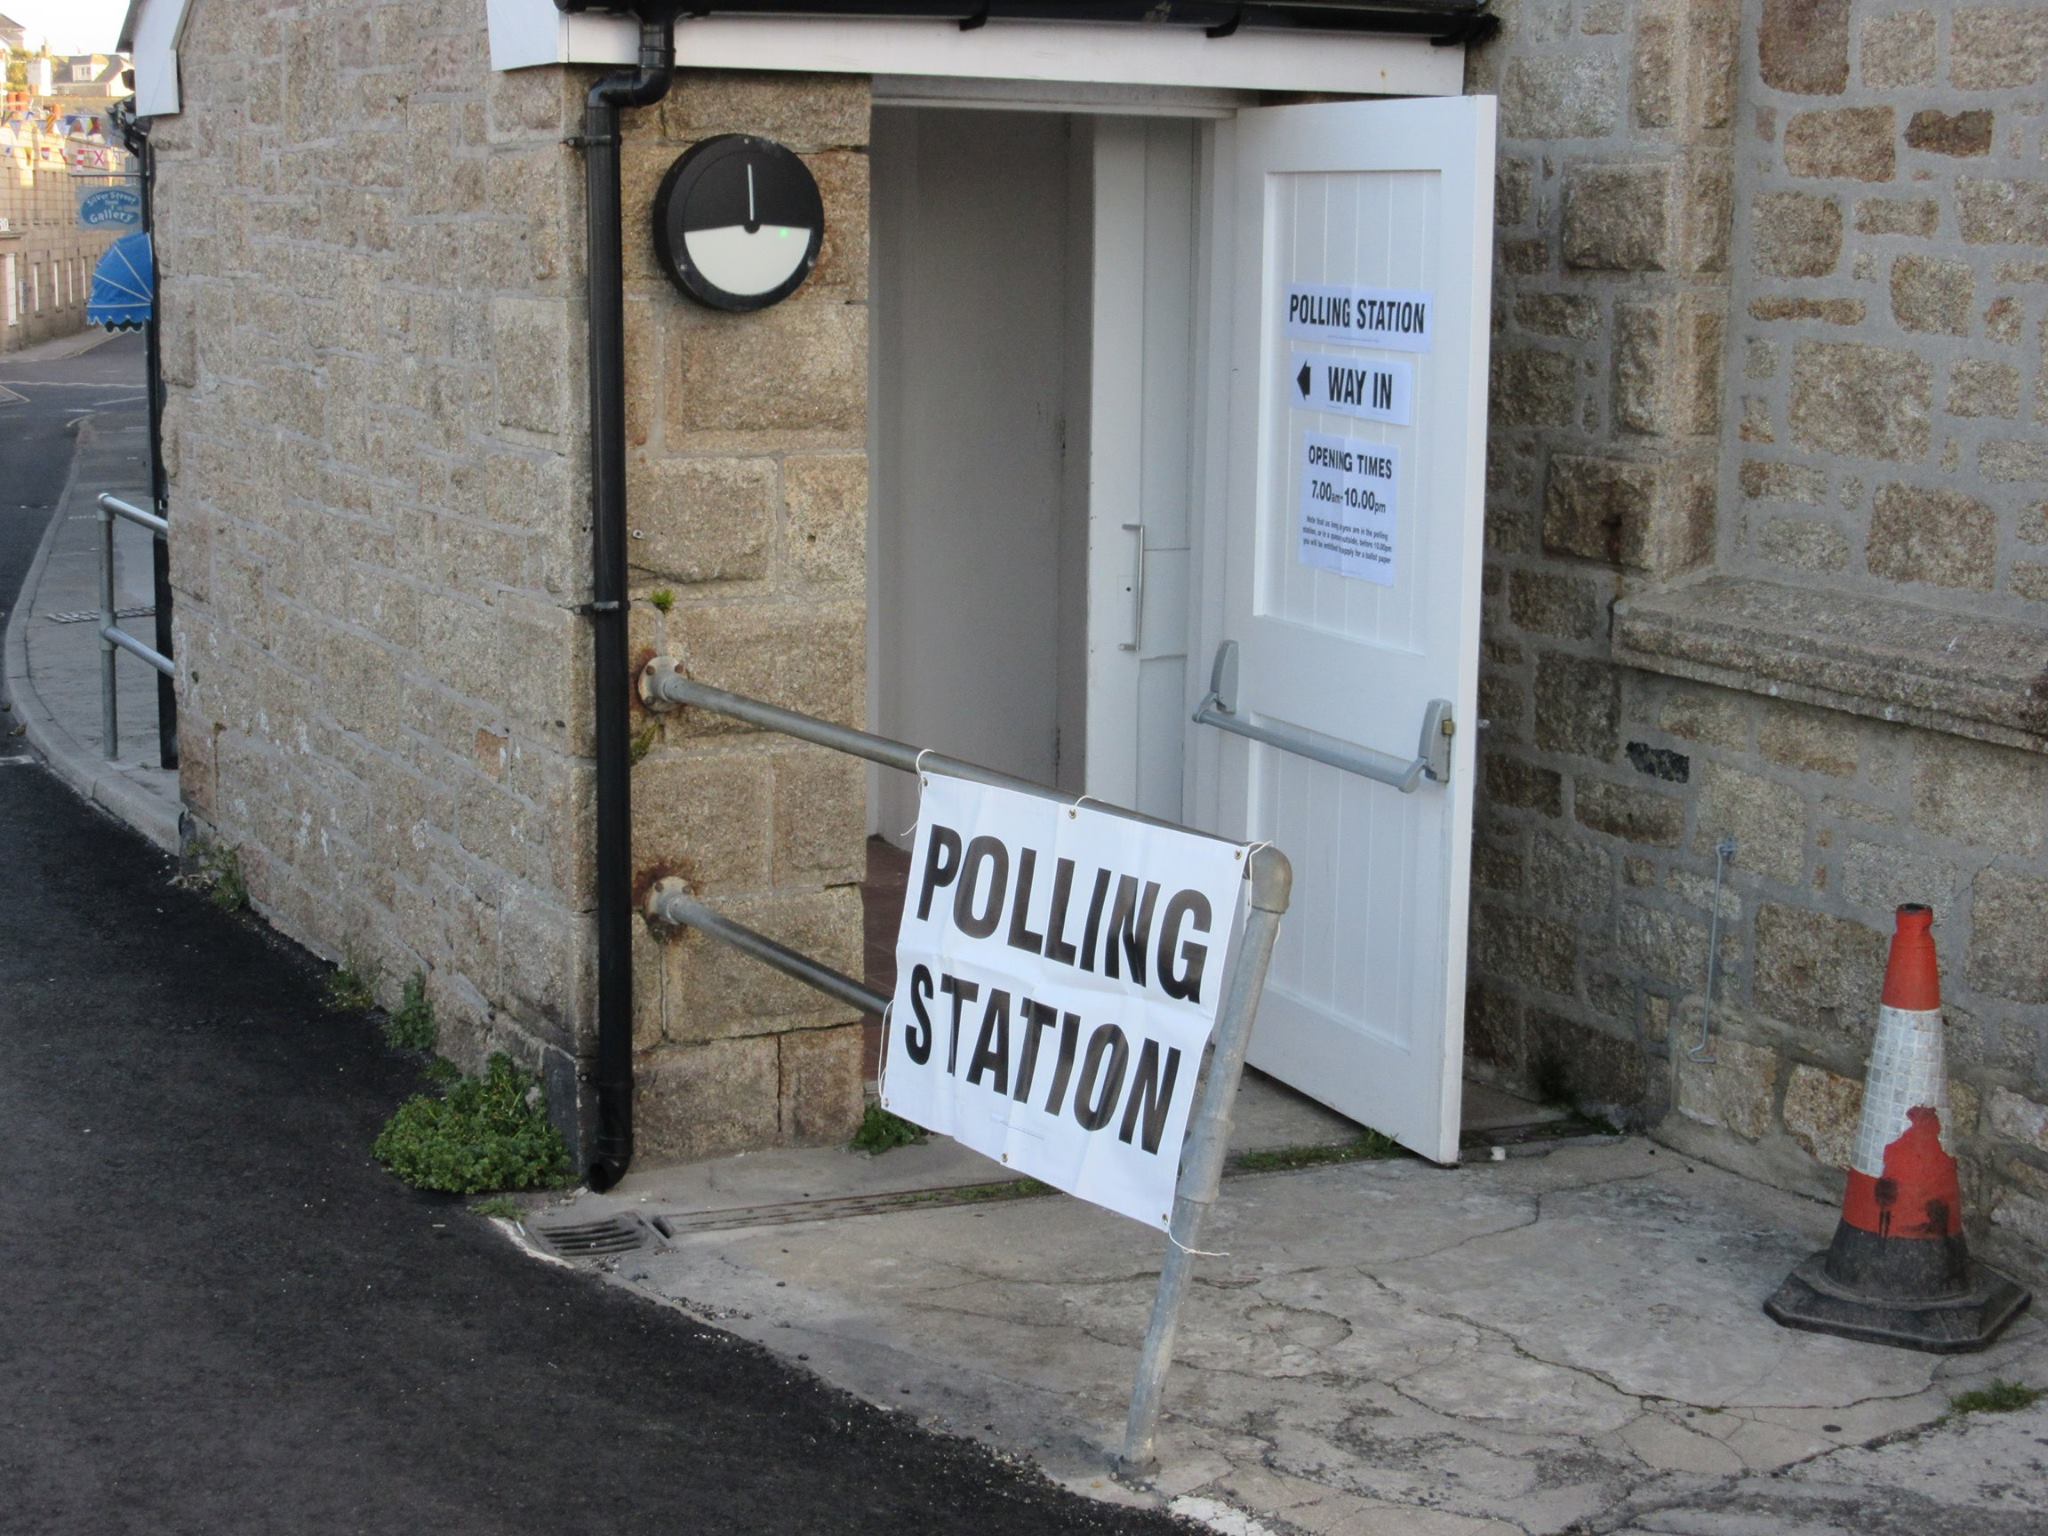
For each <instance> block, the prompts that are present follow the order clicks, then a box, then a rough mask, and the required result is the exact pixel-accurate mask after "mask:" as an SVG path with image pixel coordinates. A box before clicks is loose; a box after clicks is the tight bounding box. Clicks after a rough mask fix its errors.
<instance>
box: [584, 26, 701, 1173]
mask: <svg viewBox="0 0 2048 1536" xmlns="http://www.w3.org/2000/svg"><path fill="white" fill-rule="evenodd" d="M557 4H559V5H561V6H562V9H564V10H581V9H583V8H584V7H583V5H581V4H577V3H575V0H557ZM623 8H624V9H628V10H631V11H632V12H633V13H634V14H635V15H637V16H638V17H639V18H640V64H639V67H638V68H637V69H633V70H628V71H624V72H622V73H619V74H615V75H607V76H605V77H604V79H602V80H600V81H598V82H597V84H596V85H594V86H592V87H591V88H590V95H589V98H588V100H587V102H586V103H585V106H584V112H583V139H582V144H583V154H584V172H585V187H586V199H587V204H588V208H587V220H588V228H587V234H586V240H587V262H586V265H587V267H588V269H589V277H590V315H589V326H590V500H591V519H590V559H591V584H590V619H591V625H592V628H593V630H594V634H593V640H594V642H595V648H596V688H597V1060H596V1064H595V1067H594V1068H593V1069H592V1070H591V1071H590V1072H589V1081H590V1083H591V1086H592V1087H593V1089H594V1090H595V1096H596V1100H597V1134H596V1138H595V1141H596V1146H595V1150H594V1152H593V1154H592V1156H591V1160H590V1165H589V1167H588V1168H587V1169H586V1170H585V1171H584V1178H585V1180H586V1181H587V1182H588V1183H589V1185H590V1187H591V1188H592V1189H599V1190H602V1189H609V1188H611V1186H612V1185H614V1184H616V1183H618V1182H619V1180H620V1178H621V1177H622V1176H624V1174H625V1172H626V1169H627V1167H628V1166H629V1165H630V1164H631V1163H632V1161H633V822H632V795H633V790H632V777H631V773H632V760H631V748H630V746H629V744H628V740H627V737H628V727H629V725H630V724H631V720H630V711H631V707H632V706H631V699H632V695H631V692H630V689H631V683H630V681H629V679H628V676H627V668H626V347H625V332H626V316H625V291H624V290H625V277H624V273H623V270H622V267H621V264H620V255H619V231H620V225H621V222H622V210H621V208H620V205H619V204H620V198H619V109H620V108H622V107H645V106H651V105H652V104H653V103H655V102H657V101H659V100H661V98H662V97H663V96H665V95H667V94H668V87H669V81H670V80H671V79H672V78H673V77H674V75H675V67H676V51H675V21H676V14H677V12H678V11H680V10H681V9H682V4H681V0H632V3H629V4H627V5H625V6H624V7H623Z"/></svg>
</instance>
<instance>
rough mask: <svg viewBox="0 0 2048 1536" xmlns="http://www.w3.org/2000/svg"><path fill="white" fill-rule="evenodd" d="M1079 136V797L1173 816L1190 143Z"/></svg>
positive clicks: (1181, 661)
mask: <svg viewBox="0 0 2048 1536" xmlns="http://www.w3.org/2000/svg"><path fill="white" fill-rule="evenodd" d="M1093 131H1094V165H1093V169H1094V209H1093V219H1094V230H1095V246H1094V266H1093V272H1094V285H1093V309H1094V325H1093V330H1092V333H1091V336H1090V346H1091V349H1092V350H1091V355H1090V390H1089V401H1090V406H1089V415H1090V421H1089V431H1088V443H1089V473H1088V550H1089V556H1088V559H1089V573H1088V594H1089V595H1088V717H1087V763H1088V771H1087V784H1088V793H1089V794H1090V795H1093V796H1095V797H1097V798H1099V799H1102V800H1107V801H1110V802H1112V803H1114V804H1117V805H1128V806H1135V807H1136V808H1137V809H1139V810H1141V811H1144V812H1146V813H1147V814H1149V815H1153V816H1160V817H1164V818H1166V819H1168V820H1178V819H1179V817H1180V815H1181V809H1182V807H1181V784H1182V755H1183V750H1184V743H1185V739H1186V731H1185V727H1186V723H1187V710H1186V707H1185V705H1184V702H1183V701H1184V700H1185V698H1186V694H1187V678H1188V667H1189V660H1188V655H1187V649H1188V565H1189V529H1190V523H1191V518H1190V515H1189V512H1190V507H1191V506H1192V489H1191V487H1192V480H1193V477H1192V473H1191V469H1190V464H1189V457H1190V453H1191V443H1190V430H1189V418H1190V400H1191V396H1192V391H1193V371H1192V365H1191V357H1192V349H1193V345H1194V315H1193V308H1194V305H1193V294H1194V264H1195V247H1196V228H1195V172H1196V163H1197V148H1198V138H1197V130H1196V126H1195V125H1194V124H1193V123H1189V122H1184V121H1174V120H1171V119H1146V118H1135V117H1132V118H1120V117H1104V118H1098V119H1097V120H1096V121H1095V123H1094V125H1093ZM1141 543H1142V546H1143V547H1142V550H1141V549H1140V545H1141ZM1141 570H1142V576H1141Z"/></svg>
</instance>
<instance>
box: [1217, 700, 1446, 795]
mask: <svg viewBox="0 0 2048 1536" xmlns="http://www.w3.org/2000/svg"><path fill="white" fill-rule="evenodd" d="M1194 718H1195V724H1197V725H1213V726H1215V727H1216V729H1218V730H1219V731H1228V732H1230V734H1231V735H1233V736H1242V737H1244V738H1245V739H1246V740H1247V741H1256V742H1261V743H1263V744H1265V745H1266V746H1269V747H1278V748H1279V749H1280V750H1281V751H1282V752H1292V753H1293V754H1294V755H1295V756H1296V757H1305V758H1308V759H1309V760H1310V761H1312V762H1318V763H1327V764H1328V765H1329V766H1330V767H1332V768H1341V769H1343V770H1344V771H1345V772H1346V773H1355V774H1358V775H1359V776H1360V777H1362V778H1367V779H1371V780H1373V781H1374V782H1375V783H1378V784H1390V785H1392V786H1393V787H1394V788H1395V789H1398V790H1399V791H1400V792H1401V793H1402V794H1404V795H1412V794H1414V793H1415V790H1416V787H1417V786H1418V785H1419V784H1421V782H1422V776H1423V774H1424V773H1426V772H1427V771H1428V770H1429V759H1428V758H1426V757H1418V758H1414V759H1412V760H1411V759H1408V758H1400V757H1395V756H1393V755H1391V754H1390V753H1386V752H1375V751H1373V750H1372V749H1371V748H1370V747H1355V748H1349V749H1345V748H1334V747H1326V746H1324V745H1323V744H1322V743H1321V742H1318V741H1315V740H1313V739H1312V738H1310V737H1307V736H1303V735H1300V734H1298V733H1296V732H1294V731H1290V730H1288V729H1286V728H1285V727H1283V726H1271V725H1254V724H1253V723H1252V722H1251V721H1249V720H1240V719H1238V717H1237V716H1236V715H1234V714H1231V713H1230V712H1228V711H1227V710H1225V709H1224V708H1223V707H1222V705H1221V704H1219V703H1218V702H1217V700H1216V695H1215V694H1213V693H1212V694H1209V695H1208V696H1207V697H1206V698H1204V699H1203V700H1202V702H1201V703H1200V704H1198V705H1197V706H1195V716H1194Z"/></svg>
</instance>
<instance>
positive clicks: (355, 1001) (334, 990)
mask: <svg viewBox="0 0 2048 1536" xmlns="http://www.w3.org/2000/svg"><path fill="white" fill-rule="evenodd" d="M383 982H384V967H383V966H381V965H379V964H378V963H377V962H376V961H374V960H363V959H360V958H358V957H357V955H356V952H355V951H354V950H349V951H347V952H346V953H344V954H343V956H342V959H341V964H339V965H337V966H336V967H335V968H334V971H333V974H332V975H330V976H329V977H328V978H327V989H326V995H325V1001H326V1003H327V1008H328V1011H329V1012H330V1013H368V1012H369V1011H370V1010H371V1009H372V1008H374V1007H376V1006H377V988H378V987H380V986H381V985H383Z"/></svg>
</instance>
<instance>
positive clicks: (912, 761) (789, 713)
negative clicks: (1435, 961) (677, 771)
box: [640, 656, 1238, 847]
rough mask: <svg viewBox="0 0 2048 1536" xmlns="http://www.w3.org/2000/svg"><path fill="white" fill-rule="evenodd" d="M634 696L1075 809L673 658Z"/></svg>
mask: <svg viewBox="0 0 2048 1536" xmlns="http://www.w3.org/2000/svg"><path fill="white" fill-rule="evenodd" d="M640 691H641V696H642V697H643V698H644V699H646V700H647V702H648V703H649V704H650V705H655V704H685V705H689V706H690V707H691V708H693V709H708V710H710V711H711V712H712V713H713V714H715V715H724V716H726V717H727V718H729V719H733V720H742V721H745V722H746V723H747V724H748V725H757V726H760V727H761V728H762V729H763V730H769V731H778V732H780V733H781V734H783V735H785V736H793V737H795V738H796V739H797V740H798V741H808V742H811V743H814V744H815V745H817V746H821V747H828V748H830V749H831V750H833V751H835V752H844V753H847V754H848V755H850V756H853V757H858V758H864V759H866V760H867V761H868V762H871V763H880V764H881V765H882V766H883V767H884V768H899V769H901V770H902V771H903V772H905V773H918V772H921V771H922V770H924V769H930V770H931V771H932V772H933V773H942V774H945V775H946V776H947V777H948V778H955V779H970V780H972V781H973V782H975V783H977V784H993V785H995V786H996V787H997V788H998V789H1014V790H1016V791H1018V792H1019V793H1020V794H1026V795H1036V796H1037V797H1038V798H1039V799H1041V800H1055V801H1058V802H1059V803H1060V804H1061V805H1073V804H1075V803H1076V797H1075V796H1073V795H1070V794H1067V793H1065V792H1063V791H1061V790H1057V789H1050V788H1048V787H1047V786H1045V785H1043V784H1039V783H1036V782H1034V781H1032V780H1030V779H1022V778H1018V777H1017V776H1016V775H1015V774H1010V773H1004V772H1002V771H1000V770H999V769H995V768H984V767H983V766H982V765H981V764H979V763H970V762H968V761H967V760H965V759H964V758H958V757H948V756H947V755H946V754H945V753H943V752H934V751H932V750H931V749H930V748H929V747H914V746H912V745H911V744H910V743H909V742H905V741H892V740H891V739H890V738H889V737H887V736H877V735H875V734H874V733H873V732H871V731H858V730H855V729H854V728H853V727H852V726H850V725H839V724H836V723H834V722H833V721H830V720H820V719H819V718H818V717H817V716H815V715H806V714H804V713H802V712H801V711H798V710H794V709H784V708H783V707H782V706H781V705H779V704H769V703H765V702H763V701H762V700H760V699H754V698H749V697H747V695H745V694H743V693H728V692H726V690H725V689H723V688H713V687H711V686H710V685H709V684H706V683H700V682H697V681H696V680H695V679H693V678H689V677H685V676H684V675H683V673H682V670H681V668H680V667H679V666H678V665H677V663H676V661H675V658H673V657H669V656H657V657H655V658H654V659H653V660H652V661H650V662H648V663H647V666H646V669H645V670H644V671H643V672H642V673H641V674H640ZM1083 798H1086V800H1087V802H1088V808H1089V809H1090V810H1095V811H1101V812H1103V813H1104V814H1105V815H1109V816H1119V817H1122V818H1123V819H1124V820H1125V821H1136V822H1142V823H1144V824H1145V825H1146V826H1149V827H1166V828H1168V829H1170V830H1172V831H1175V832H1185V833H1187V834H1188V835H1189V836H1190V837H1206V838H1209V839H1210V840H1212V841H1214V842H1219V843H1230V844H1231V845H1232V846H1233V847H1234V846H1236V843H1237V841H1238V840H1236V839H1232V838H1227V837H1218V836H1216V834H1215V833H1213V832H1203V831H1200V830H1198V829H1196V828H1194V827H1190V826H1185V825H1183V824H1182V823H1180V822H1177V821H1168V820H1166V819H1165V818H1163V817H1159V816H1148V815H1146V814H1145V813H1144V812H1143V811H1134V810H1132V809H1130V807H1128V806H1122V805H1113V804H1111V803H1110V802H1109V801H1107V800H1098V799H1096V798H1095V797H1094V796H1092V795H1090V796H1086V797H1083Z"/></svg>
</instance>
